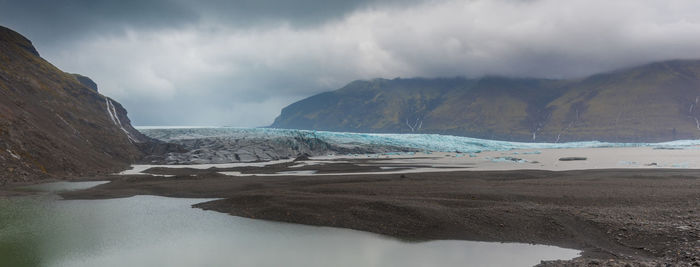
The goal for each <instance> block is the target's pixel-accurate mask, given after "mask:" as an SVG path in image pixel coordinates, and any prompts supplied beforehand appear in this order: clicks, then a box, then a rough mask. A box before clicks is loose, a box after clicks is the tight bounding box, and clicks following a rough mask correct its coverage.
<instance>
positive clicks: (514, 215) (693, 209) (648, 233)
mask: <svg viewBox="0 0 700 267" xmlns="http://www.w3.org/2000/svg"><path fill="white" fill-rule="evenodd" d="M367 163H368V162H366V161H356V162H352V163H350V164H349V163H347V162H345V163H343V165H342V168H343V171H345V172H347V171H352V169H353V168H355V169H357V170H358V171H362V170H365V171H366V170H367V169H368V168H371V166H370V167H368V166H366V165H367ZM294 164H296V163H295V162H289V163H284V164H277V165H271V166H266V167H264V168H238V169H236V168H233V169H231V170H237V171H240V172H242V173H246V172H249V173H260V172H262V170H263V169H264V172H280V171H287V170H290V169H293V168H290V167H292V166H293V165H294ZM353 165H354V167H353ZM339 166H341V165H338V166H335V167H334V164H324V165H320V166H315V168H316V169H318V171H319V172H320V173H321V174H318V175H313V176H273V177H264V176H260V177H254V178H251V177H231V176H225V175H223V174H221V173H219V171H221V170H218V169H215V168H213V169H207V170H188V169H179V170H177V171H171V172H170V173H171V174H173V175H175V176H173V177H154V176H149V175H138V176H119V177H111V179H113V181H112V182H111V183H108V184H104V185H100V186H97V187H95V188H92V189H88V190H84V191H77V192H67V193H64V194H63V196H64V197H65V198H68V199H100V198H114V197H128V196H133V195H161V196H169V197H206V198H222V199H221V200H215V201H210V202H206V203H200V204H197V205H195V207H198V208H202V209H208V210H215V211H220V212H224V213H229V214H231V215H235V216H243V217H249V218H256V219H266V220H275V221H284V222H292V223H302V224H309V225H322V226H334V227H343V228H351V229H357V230H363V231H369V232H375V233H380V234H386V235H390V236H395V237H400V238H405V239H410V240H430V239H462V240H477V241H500V242H521V243H534V244H548V245H556V246H560V247H566V248H574V249H580V250H582V251H583V253H582V257H580V258H577V259H574V260H571V261H554V262H543V263H542V266H572V265H573V266H580V265H584V266H585V265H595V264H599V265H604V266H666V265H667V264H670V265H671V266H692V265H693V264H696V265H697V264H700V209H699V208H698V207H700V173H699V172H697V171H694V170H635V169H629V170H614V169H607V170H579V171H556V172H555V171H540V170H527V171H524V170H519V171H459V172H439V173H438V172H436V173H410V174H374V175H366V174H362V175H360V174H358V175H352V174H351V175H342V176H330V175H324V174H322V173H331V172H332V170H334V169H337V167H339ZM229 171H230V170H229ZM153 172H168V171H167V170H162V169H161V170H153ZM628 264H629V265H628Z"/></svg>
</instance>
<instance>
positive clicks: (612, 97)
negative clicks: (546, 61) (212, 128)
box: [270, 59, 700, 142]
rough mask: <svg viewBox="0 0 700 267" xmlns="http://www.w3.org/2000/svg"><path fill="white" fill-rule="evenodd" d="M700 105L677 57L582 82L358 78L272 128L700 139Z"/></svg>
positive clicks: (686, 63) (521, 137)
mask: <svg viewBox="0 0 700 267" xmlns="http://www.w3.org/2000/svg"><path fill="white" fill-rule="evenodd" d="M698 100H700V60H678V59H677V60H668V61H661V62H652V63H648V64H644V65H640V66H635V67H627V68H622V69H618V70H614V71H610V72H605V73H599V74H594V75H590V76H587V77H583V78H577V79H539V78H508V77H502V76H485V77H482V78H478V79H467V78H461V77H458V78H436V79H429V78H409V79H400V78H397V79H393V80H387V79H373V80H369V81H362V80H358V81H353V82H351V83H349V84H348V85H346V86H344V87H342V88H340V89H338V90H334V91H329V92H323V93H320V94H317V95H314V96H311V97H308V98H306V99H303V100H300V101H297V102H295V103H293V104H291V105H289V106H287V107H285V108H283V109H282V111H281V114H280V116H278V117H277V118H276V119H275V121H274V122H273V124H272V125H271V126H270V127H276V128H296V129H310V130H329V131H349V132H374V133H437V134H451V135H460V136H469V137H476V138H487V139H495V140H506V141H530V142H533V141H534V142H565V141H589V140H599V141H611V142H660V141H670V140H677V139H695V138H699V137H700V121H699V120H698V119H699V118H700V111H699V110H698V109H697V108H696V106H697V104H698ZM640 104H644V105H643V106H642V105H640Z"/></svg>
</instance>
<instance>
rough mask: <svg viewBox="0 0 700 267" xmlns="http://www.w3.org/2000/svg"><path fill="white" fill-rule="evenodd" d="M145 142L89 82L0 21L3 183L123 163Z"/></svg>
mask: <svg viewBox="0 0 700 267" xmlns="http://www.w3.org/2000/svg"><path fill="white" fill-rule="evenodd" d="M150 141H151V139H150V138H148V137H146V136H144V135H142V134H141V133H139V132H138V131H136V130H135V129H134V128H133V127H132V126H131V124H130V121H129V118H128V117H127V112H126V110H125V109H124V108H123V107H122V106H121V105H120V104H119V103H118V102H117V101H114V100H113V99H110V98H108V97H106V96H103V95H101V94H99V93H98V92H97V85H96V84H95V83H94V82H93V81H92V80H90V79H89V78H87V77H84V76H81V75H74V74H70V73H65V72H63V71H61V70H59V69H58V68H56V67H55V66H53V65H51V64H50V63H49V62H47V61H46V60H44V59H42V58H41V57H40V55H39V53H38V52H37V50H36V49H35V48H34V46H33V45H32V43H31V42H30V41H29V40H28V39H26V38H25V37H23V36H22V35H20V34H18V33H16V32H14V31H12V30H10V29H8V28H5V27H1V26H0V185H2V184H5V183H8V182H18V181H30V180H34V179H41V178H51V177H59V178H60V177H67V176H75V175H88V174H98V173H105V172H112V171H117V170H120V169H124V168H125V167H126V166H128V165H129V163H131V162H134V161H136V160H137V159H139V158H141V157H142V156H143V153H142V152H141V150H140V149H139V147H144V146H147V144H149V142H150Z"/></svg>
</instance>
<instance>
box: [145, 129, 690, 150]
mask: <svg viewBox="0 0 700 267" xmlns="http://www.w3.org/2000/svg"><path fill="white" fill-rule="evenodd" d="M136 128H137V129H138V130H139V131H141V132H142V133H143V134H145V135H147V136H149V137H152V138H155V139H159V140H162V141H166V142H168V141H177V140H188V139H206V138H222V137H225V138H233V139H250V138H254V139H268V138H269V139H273V138H284V137H290V138H293V137H304V138H310V139H318V140H321V141H324V142H327V143H330V144H336V145H364V146H393V147H403V148H411V149H416V150H422V151H430V152H457V153H479V152H482V151H507V150H513V149H557V148H602V147H653V148H659V149H687V148H691V147H694V146H699V145H700V140H678V141H671V142H663V143H610V142H599V141H585V142H569V143H524V142H508V141H497V140H487V139H478V138H470V137H462V136H452V135H440V134H379V133H350V132H330V131H313V130H296V129H276V128H239V127H188V126H140V127H136Z"/></svg>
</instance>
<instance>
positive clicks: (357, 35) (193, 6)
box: [0, 0, 700, 126]
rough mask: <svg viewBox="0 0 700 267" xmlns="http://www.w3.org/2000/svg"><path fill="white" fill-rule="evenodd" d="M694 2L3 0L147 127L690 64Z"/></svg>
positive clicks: (18, 24) (697, 54)
mask: <svg viewBox="0 0 700 267" xmlns="http://www.w3.org/2000/svg"><path fill="white" fill-rule="evenodd" d="M697 14H700V1H696V0H618V1H609V0H566V1H564V0H528V1H524V0H523V1H521V0H488V1H487V0H463V1H460V0H426V1H419V0H416V1H400V0H384V1H380V0H364V1H321V0H300V1H272V0H258V1H255V0H246V1H223V0H221V1H187V0H172V1H164V0H154V1H46V2H45V3H44V2H40V1H6V0H0V24H2V25H5V26H9V27H11V28H13V29H15V30H18V31H19V32H21V33H23V34H25V35H27V36H28V37H29V38H30V39H32V40H33V41H34V42H35V44H36V45H37V47H38V48H39V50H40V52H41V54H42V55H43V56H44V57H45V58H47V59H49V60H50V61H51V62H53V63H55V64H56V65H57V66H58V67H60V68H62V69H64V70H66V71H70V72H78V73H82V74H85V75H88V76H90V77H92V78H93V79H94V80H95V81H96V82H97V83H98V84H99V86H100V91H101V92H103V93H105V94H107V95H110V96H112V97H114V98H116V99H117V100H119V101H120V102H122V104H124V105H125V106H126V108H127V109H128V110H129V111H130V116H131V117H132V119H133V121H135V122H136V123H137V124H140V125H146V124H170V125H172V124H200V125H201V124H210V125H234V126H260V125H266V124H269V123H271V122H272V120H273V119H274V117H275V116H276V115H277V114H279V110H280V109H281V108H282V107H284V106H285V105H287V104H289V103H291V102H293V101H295V100H299V99H301V98H303V97H306V96H309V95H311V94H314V93H318V92H321V91H325V90H331V89H335V88H338V87H340V86H342V85H344V84H346V83H347V82H350V81H352V80H355V79H371V78H376V77H384V78H394V77H413V76H423V77H436V76H467V77H478V76H481V75H490V74H492V75H506V76H534V77H547V78H562V77H579V76H584V75H588V74H592V73H595V72H600V71H608V70H612V69H615V68H620V67H626V66H631V65H635V64H641V63H646V62H651V61H658V60H666V59H676V58H694V59H697V58H700V49H698V47H700V16H697Z"/></svg>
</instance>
